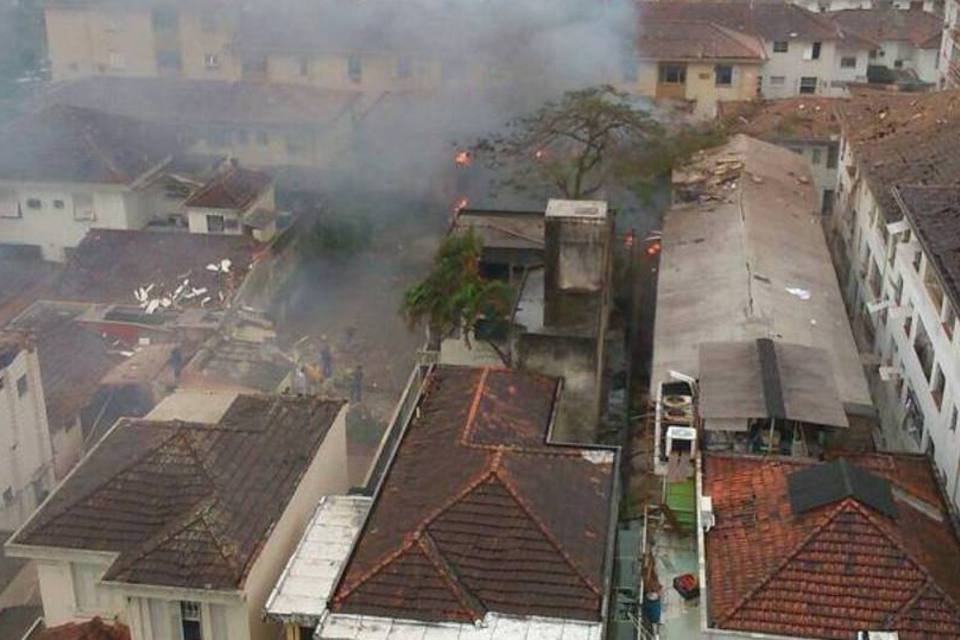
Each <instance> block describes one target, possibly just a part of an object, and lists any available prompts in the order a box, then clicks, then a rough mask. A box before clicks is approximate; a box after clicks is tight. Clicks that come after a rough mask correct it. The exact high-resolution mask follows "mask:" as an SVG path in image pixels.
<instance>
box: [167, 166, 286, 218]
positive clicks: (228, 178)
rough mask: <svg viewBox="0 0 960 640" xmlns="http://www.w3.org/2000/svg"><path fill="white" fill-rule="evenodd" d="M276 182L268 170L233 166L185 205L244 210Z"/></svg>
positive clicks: (195, 193) (216, 177)
mask: <svg viewBox="0 0 960 640" xmlns="http://www.w3.org/2000/svg"><path fill="white" fill-rule="evenodd" d="M272 184H273V178H272V177H270V176H269V175H267V174H266V173H262V172H260V171H253V170H251V169H244V168H242V167H237V166H233V165H231V166H229V168H227V169H226V170H225V171H223V172H222V173H220V174H219V175H217V176H215V177H214V178H213V179H212V180H210V181H209V182H207V184H205V185H204V186H202V187H200V189H198V190H197V191H195V192H194V193H193V194H192V195H191V196H190V197H189V198H187V200H186V201H185V202H184V203H183V206H184V207H197V208H203V209H233V210H236V211H244V210H246V208H247V207H249V206H250V205H251V204H253V203H254V202H256V201H257V200H259V199H260V197H261V196H263V195H264V194H265V193H266V192H267V191H268V190H269V189H270V186H271V185H272Z"/></svg>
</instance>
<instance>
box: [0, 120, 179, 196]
mask: <svg viewBox="0 0 960 640" xmlns="http://www.w3.org/2000/svg"><path fill="white" fill-rule="evenodd" d="M0 146H2V148H4V149H16V151H17V152H16V153H4V154H2V155H0V178H2V179H4V180H33V181H40V182H43V181H51V182H83V183H106V184H129V183H131V182H133V181H134V180H136V179H137V178H138V177H140V176H141V175H143V174H144V173H145V172H147V171H149V170H150V169H152V168H154V167H156V166H158V165H159V164H160V163H162V162H164V161H166V159H168V158H169V157H170V155H171V154H173V153H176V152H177V151H178V150H179V149H180V143H179V142H178V141H177V138H176V136H175V135H171V132H169V131H166V130H165V129H163V128H161V127H158V126H157V125H152V124H146V123H144V122H141V121H139V120H134V119H131V118H127V117H122V116H118V115H114V114H111V113H104V112H100V111H94V110H91V109H83V108H78V107H72V106H66V105H53V106H50V107H47V108H44V109H42V110H40V111H38V112H35V113H31V114H28V115H25V116H23V117H21V118H18V119H16V120H14V121H12V122H10V123H8V124H7V125H6V127H5V128H4V129H3V130H2V132H0Z"/></svg>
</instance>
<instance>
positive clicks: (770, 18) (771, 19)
mask: <svg viewBox="0 0 960 640" xmlns="http://www.w3.org/2000/svg"><path fill="white" fill-rule="evenodd" d="M637 7H638V11H639V14H640V18H639V19H640V25H643V23H644V21H645V20H651V19H660V20H683V21H706V22H713V23H715V24H718V25H721V26H723V27H726V28H727V29H732V30H734V31H739V32H740V33H744V34H751V35H754V36H757V37H759V38H762V39H763V40H765V41H767V42H773V41H780V40H787V41H790V40H802V41H809V42H814V41H832V40H841V39H843V37H844V36H843V34H842V33H841V32H840V31H839V30H838V29H837V27H836V26H835V25H834V24H833V23H831V22H830V21H829V20H827V19H825V18H824V17H823V16H821V15H818V14H816V13H813V12H811V11H807V10H806V9H804V8H803V7H798V6H797V5H794V4H788V3H783V2H777V3H773V2H770V3H762V2H761V3H754V2H740V1H738V2H675V1H665V2H638V3H637Z"/></svg>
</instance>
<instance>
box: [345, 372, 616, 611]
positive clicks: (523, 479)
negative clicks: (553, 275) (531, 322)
mask: <svg viewBox="0 0 960 640" xmlns="http://www.w3.org/2000/svg"><path fill="white" fill-rule="evenodd" d="M428 385H429V386H428V390H427V391H426V393H425V395H424V397H423V398H422V400H421V404H420V413H419V417H417V418H415V419H414V421H413V422H412V424H411V425H410V426H409V428H408V430H407V432H406V434H405V435H404V437H403V440H402V441H401V443H400V445H399V448H398V451H397V454H396V457H395V459H394V461H393V463H392V466H391V467H390V469H389V470H388V471H387V474H386V476H385V479H384V482H383V484H382V486H381V488H380V490H379V492H378V494H377V496H376V498H375V502H374V505H373V507H372V510H371V513H370V516H369V519H368V520H367V523H366V524H365V526H364V529H363V531H362V533H361V535H360V538H359V541H358V543H357V546H356V548H355V550H354V552H353V555H352V556H351V558H350V560H349V562H348V564H347V567H346V569H345V571H344V574H343V576H342V578H341V581H340V583H339V585H338V586H337V588H336V589H335V591H334V596H333V598H332V600H331V603H330V604H331V611H334V612H337V613H347V614H358V615H377V616H388V617H395V618H404V619H415V620H424V621H457V622H468V623H470V622H475V621H476V620H479V619H482V618H483V617H484V615H485V614H486V613H487V612H490V611H493V612H497V613H504V614H513V615H519V616H527V615H532V616H546V617H550V618H563V619H578V620H599V619H600V616H601V613H602V612H601V606H602V603H603V596H604V589H605V587H606V585H605V572H606V569H607V567H606V566H605V564H606V563H605V556H606V551H607V549H606V548H607V536H608V533H609V525H610V518H611V510H612V509H613V508H614V503H615V497H614V496H613V495H612V490H613V480H614V478H613V474H614V455H613V454H612V453H611V452H609V451H601V450H596V449H593V450H591V449H586V448H581V447H572V446H558V445H551V444H546V443H545V438H546V435H547V429H548V425H549V424H550V421H551V416H552V414H553V410H554V398H555V395H556V391H557V380H556V379H554V378H548V377H545V376H540V375H536V374H532V373H524V372H517V371H506V370H497V369H471V368H461V367H441V368H439V369H437V370H436V371H435V372H434V374H433V375H432V378H431V379H430V381H429V383H428Z"/></svg>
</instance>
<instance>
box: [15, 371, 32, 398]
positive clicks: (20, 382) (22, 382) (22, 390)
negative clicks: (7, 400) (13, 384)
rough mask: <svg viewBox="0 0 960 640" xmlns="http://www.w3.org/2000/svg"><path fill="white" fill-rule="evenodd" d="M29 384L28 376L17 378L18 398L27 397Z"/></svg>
mask: <svg viewBox="0 0 960 640" xmlns="http://www.w3.org/2000/svg"><path fill="white" fill-rule="evenodd" d="M28 387H29V384H28V383H27V374H23V375H22V376H20V377H19V378H17V396H19V397H21V398H22V397H23V396H25V395H27V389H28Z"/></svg>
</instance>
